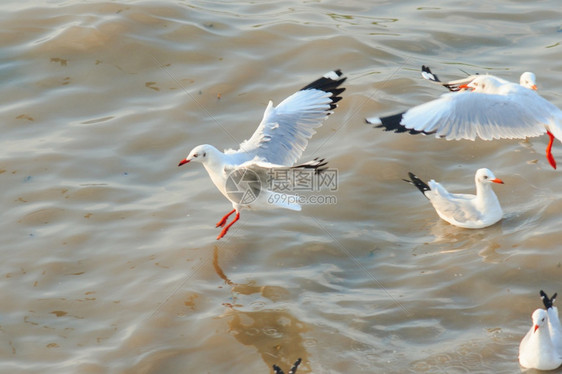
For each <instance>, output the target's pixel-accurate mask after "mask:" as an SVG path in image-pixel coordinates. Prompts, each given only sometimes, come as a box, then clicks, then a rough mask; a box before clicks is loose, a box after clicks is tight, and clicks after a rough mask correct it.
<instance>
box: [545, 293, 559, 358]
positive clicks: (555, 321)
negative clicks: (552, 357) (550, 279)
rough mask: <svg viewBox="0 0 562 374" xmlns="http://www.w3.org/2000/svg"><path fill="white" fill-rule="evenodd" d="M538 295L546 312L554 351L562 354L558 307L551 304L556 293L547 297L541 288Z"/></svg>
mask: <svg viewBox="0 0 562 374" xmlns="http://www.w3.org/2000/svg"><path fill="white" fill-rule="evenodd" d="M540 295H541V299H542V302H543V304H544V307H545V309H546V313H547V314H548V331H549V333H550V338H551V339H552V343H553V344H554V347H555V348H556V351H557V352H558V354H559V355H561V356H562V326H561V325H560V318H559V316H558V308H557V307H555V306H554V305H553V303H554V300H555V299H556V295H557V294H556V293H555V294H554V295H552V297H551V298H548V296H547V295H546V293H545V292H544V291H543V290H541V291H540Z"/></svg>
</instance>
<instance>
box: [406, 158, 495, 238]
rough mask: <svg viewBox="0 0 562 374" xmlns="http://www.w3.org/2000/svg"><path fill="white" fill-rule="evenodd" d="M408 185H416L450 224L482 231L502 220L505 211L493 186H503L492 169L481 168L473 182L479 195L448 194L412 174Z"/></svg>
mask: <svg viewBox="0 0 562 374" xmlns="http://www.w3.org/2000/svg"><path fill="white" fill-rule="evenodd" d="M408 176H409V177H410V180H407V179H404V181H406V182H408V183H412V184H413V185H414V186H416V187H417V188H418V189H419V190H420V191H421V193H423V194H424V196H425V197H427V198H428V199H429V201H430V202H431V204H432V205H433V208H435V211H436V212H437V214H438V215H439V217H441V218H442V219H443V220H445V221H447V222H449V223H450V224H451V225H455V226H458V227H463V228H467V229H481V228H484V227H488V226H491V225H493V224H494V223H496V222H498V221H499V220H501V219H502V216H503V211H502V208H501V206H500V202H499V201H498V198H497V196H496V194H495V193H494V190H492V186H491V183H501V184H503V181H502V180H501V179H498V178H496V176H495V175H494V173H492V172H491V171H490V170H489V169H485V168H483V169H478V170H477V171H476V175H475V176H474V180H475V183H476V195H469V194H455V193H449V192H448V191H447V190H446V189H445V187H443V186H442V185H441V184H439V183H437V182H436V181H434V180H433V179H432V180H430V181H429V182H428V183H427V184H426V183H425V182H423V181H422V180H421V179H419V178H418V177H416V176H415V175H414V174H412V173H408Z"/></svg>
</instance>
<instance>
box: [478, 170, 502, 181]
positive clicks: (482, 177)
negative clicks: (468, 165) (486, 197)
mask: <svg viewBox="0 0 562 374" xmlns="http://www.w3.org/2000/svg"><path fill="white" fill-rule="evenodd" d="M475 179H476V183H500V184H503V181H502V180H501V179H499V178H496V176H495V175H494V173H492V171H491V170H490V169H486V168H482V169H478V170H477V171H476V178H475Z"/></svg>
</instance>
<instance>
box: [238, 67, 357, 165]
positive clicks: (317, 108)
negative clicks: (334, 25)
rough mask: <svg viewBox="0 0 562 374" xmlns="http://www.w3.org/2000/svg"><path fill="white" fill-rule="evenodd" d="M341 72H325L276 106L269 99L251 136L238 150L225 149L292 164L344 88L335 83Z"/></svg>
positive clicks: (276, 162) (338, 99) (265, 159)
mask: <svg viewBox="0 0 562 374" xmlns="http://www.w3.org/2000/svg"><path fill="white" fill-rule="evenodd" d="M341 76H342V72H341V71H340V70H336V71H332V72H329V73H327V74H326V75H324V76H323V77H321V78H320V79H317V80H316V81H314V82H312V83H311V84H309V85H307V86H306V87H303V88H302V89H301V90H300V91H298V92H296V93H294V94H293V95H291V96H289V97H288V98H286V99H285V100H283V101H282V102H281V103H280V104H279V105H277V106H276V107H273V103H272V102H271V101H270V102H269V105H268V106H267V108H266V110H265V113H264V115H263V119H262V121H261V123H260V124H259V126H258V128H257V130H256V131H255V132H254V134H253V135H252V137H251V138H250V139H248V140H245V141H244V142H242V144H240V149H239V150H237V151H229V152H228V153H246V154H249V155H250V156H252V157H251V158H253V157H254V156H257V157H259V158H260V159H261V160H262V161H265V162H268V163H271V164H277V165H287V166H290V165H293V164H294V163H295V162H296V161H297V160H298V159H299V157H300V156H301V155H302V153H303V151H304V150H305V148H306V146H307V145H308V140H309V139H310V138H311V137H312V135H314V134H315V133H316V130H315V129H316V128H318V127H320V126H322V122H323V120H324V119H325V118H326V117H327V116H328V115H329V114H331V113H332V110H333V109H335V108H336V106H337V105H336V103H337V102H338V101H340V100H341V96H339V95H340V94H341V93H342V92H343V91H344V90H345V88H339V86H340V85H341V84H342V83H343V82H344V81H345V79H346V78H341Z"/></svg>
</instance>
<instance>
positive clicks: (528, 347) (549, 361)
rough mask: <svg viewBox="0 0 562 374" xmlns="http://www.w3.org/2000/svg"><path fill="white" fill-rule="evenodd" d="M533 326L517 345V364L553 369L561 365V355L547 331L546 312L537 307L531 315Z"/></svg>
mask: <svg viewBox="0 0 562 374" xmlns="http://www.w3.org/2000/svg"><path fill="white" fill-rule="evenodd" d="M531 318H532V319H533V326H531V329H530V330H529V331H528V332H527V334H526V335H525V337H524V338H523V340H521V344H520V345H519V364H520V365H521V366H523V367H524V368H529V369H531V368H532V369H538V370H554V369H556V368H557V367H559V366H560V365H562V357H561V356H560V354H559V353H558V352H556V348H555V347H554V344H553V343H552V340H551V337H550V333H549V331H548V314H547V312H546V310H544V309H537V310H535V311H534V312H533V315H532V316H531Z"/></svg>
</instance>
